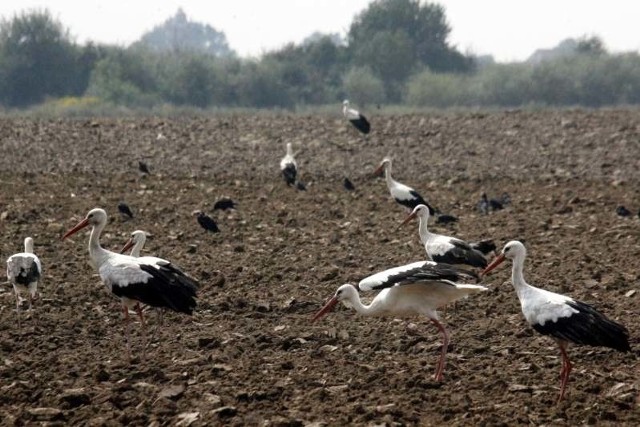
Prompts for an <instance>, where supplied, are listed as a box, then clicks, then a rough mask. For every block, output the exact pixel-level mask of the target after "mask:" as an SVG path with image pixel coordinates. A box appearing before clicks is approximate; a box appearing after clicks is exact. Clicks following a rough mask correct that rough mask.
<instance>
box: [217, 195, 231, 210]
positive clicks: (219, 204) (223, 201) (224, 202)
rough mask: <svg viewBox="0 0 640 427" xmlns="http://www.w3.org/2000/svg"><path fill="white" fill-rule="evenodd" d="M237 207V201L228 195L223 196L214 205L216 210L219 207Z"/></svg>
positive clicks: (223, 208) (222, 208)
mask: <svg viewBox="0 0 640 427" xmlns="http://www.w3.org/2000/svg"><path fill="white" fill-rule="evenodd" d="M235 208H236V202H234V201H233V200H231V199H230V198H228V197H223V198H221V199H220V200H218V201H217V202H216V203H215V204H214V205H213V210H214V211H215V210H218V209H220V210H223V211H226V210H227V209H235Z"/></svg>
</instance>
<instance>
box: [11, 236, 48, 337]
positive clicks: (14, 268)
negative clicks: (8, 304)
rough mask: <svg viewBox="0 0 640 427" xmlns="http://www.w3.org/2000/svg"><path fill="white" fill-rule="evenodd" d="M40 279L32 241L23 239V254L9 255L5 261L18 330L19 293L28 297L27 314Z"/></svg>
mask: <svg viewBox="0 0 640 427" xmlns="http://www.w3.org/2000/svg"><path fill="white" fill-rule="evenodd" d="M41 277H42V264H41V263H40V260H39V259H38V257H37V256H36V255H35V254H34V253H33V239H32V238H31V237H27V238H26V239H24V252H19V253H17V254H14V255H11V256H10V257H9V258H8V259H7V279H8V280H9V283H10V284H11V285H12V286H13V292H14V293H15V296H16V313H17V315H18V328H20V292H24V293H26V294H27V295H28V296H29V312H31V309H32V307H33V299H34V298H35V296H36V293H37V292H38V282H39V281H40V279H41Z"/></svg>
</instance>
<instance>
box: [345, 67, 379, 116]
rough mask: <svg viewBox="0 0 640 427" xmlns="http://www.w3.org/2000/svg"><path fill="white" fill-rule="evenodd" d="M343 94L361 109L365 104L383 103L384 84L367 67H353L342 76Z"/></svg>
mask: <svg viewBox="0 0 640 427" xmlns="http://www.w3.org/2000/svg"><path fill="white" fill-rule="evenodd" d="M343 89H344V92H345V93H346V94H347V95H346V96H347V98H351V99H353V100H354V101H356V100H357V102H358V104H359V105H362V106H363V107H364V106H366V105H367V104H372V103H379V102H383V101H384V99H385V96H384V92H385V91H384V84H383V83H382V80H380V79H379V78H378V77H376V76H375V75H374V74H373V72H372V71H371V70H370V69H369V68H367V67H354V68H352V69H350V70H349V71H348V72H347V74H345V76H344V83H343Z"/></svg>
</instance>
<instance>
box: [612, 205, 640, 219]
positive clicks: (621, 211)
mask: <svg viewBox="0 0 640 427" xmlns="http://www.w3.org/2000/svg"><path fill="white" fill-rule="evenodd" d="M616 213H617V214H618V215H620V216H631V211H630V210H629V209H627V208H625V207H624V206H622V205H620V206H618V207H617V208H616ZM638 215H640V213H639V214H638Z"/></svg>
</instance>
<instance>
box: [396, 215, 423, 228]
mask: <svg viewBox="0 0 640 427" xmlns="http://www.w3.org/2000/svg"><path fill="white" fill-rule="evenodd" d="M417 215H418V213H417V212H416V211H413V212H411V213H410V214H409V215H408V216H407V217H406V218H405V219H404V221H402V223H401V224H400V225H399V226H398V228H400V227H402V226H403V225H406V224H408V223H409V222H410V221H411V220H412V219H414V218H415V217H416V216H417Z"/></svg>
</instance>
